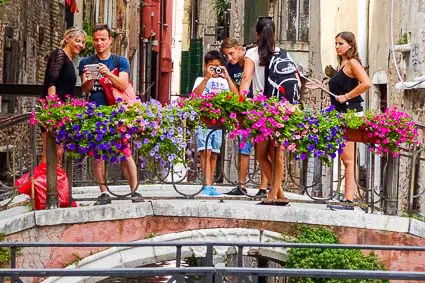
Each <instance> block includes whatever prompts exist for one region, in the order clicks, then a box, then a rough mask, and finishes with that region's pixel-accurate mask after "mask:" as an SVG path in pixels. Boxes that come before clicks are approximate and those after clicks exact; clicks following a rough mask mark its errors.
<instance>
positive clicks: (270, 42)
mask: <svg viewBox="0 0 425 283" xmlns="http://www.w3.org/2000/svg"><path fill="white" fill-rule="evenodd" d="M255 30H256V32H257V35H258V40H257V44H258V54H259V55H260V66H264V65H266V62H267V60H268V58H269V57H270V56H272V55H273V54H274V48H275V40H274V30H275V26H274V22H273V20H272V18H269V17H260V18H259V19H258V22H257V25H256V27H255Z"/></svg>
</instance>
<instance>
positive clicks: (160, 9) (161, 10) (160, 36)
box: [155, 0, 164, 101]
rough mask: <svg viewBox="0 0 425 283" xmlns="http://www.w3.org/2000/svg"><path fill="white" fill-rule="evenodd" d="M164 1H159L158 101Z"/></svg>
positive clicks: (159, 95)
mask: <svg viewBox="0 0 425 283" xmlns="http://www.w3.org/2000/svg"><path fill="white" fill-rule="evenodd" d="M163 3H164V0H160V1H159V42H158V59H157V60H156V61H157V62H156V86H155V88H156V100H158V101H160V97H161V94H160V91H161V89H160V87H159V86H160V85H161V63H162V45H163V43H162V27H163V26H164V23H163V22H162V20H163V19H164V15H163V12H164V9H163Z"/></svg>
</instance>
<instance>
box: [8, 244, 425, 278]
mask: <svg viewBox="0 0 425 283" xmlns="http://www.w3.org/2000/svg"><path fill="white" fill-rule="evenodd" d="M195 246H196V247H205V248H206V260H205V266H202V267H182V260H183V259H184V258H183V257H182V248H183V247H195ZM0 247H1V248H10V249H11V261H10V268H3V269H0V283H3V282H4V277H11V279H12V282H22V281H21V279H20V277H50V276H61V277H75V276H105V277H109V276H124V277H135V276H154V275H162V276H171V278H170V279H169V280H168V281H167V282H178V283H180V282H184V276H185V275H195V274H196V275H203V276H204V279H205V282H207V283H210V282H223V276H226V275H232V276H236V277H237V279H238V282H242V279H243V278H245V277H247V276H255V277H258V276H266V277H270V276H272V277H280V278H282V277H312V278H341V279H390V280H418V281H420V280H425V272H414V271H371V270H341V269H292V268H261V267H260V268H251V267H244V262H243V251H244V248H258V249H260V248H291V249H298V248H315V249H356V250H373V251H401V252H423V251H425V246H386V245H348V244H347V245H346V244H313V243H276V242H269V243H260V242H240V243H234V242H156V243H155V242H109V243H57V242H40V243H25V242H22V243H11V242H2V243H0ZM28 247H38V248H43V247H44V248H51V247H74V248H75V247H92V248H95V247H107V248H110V247H123V248H133V247H170V248H171V247H172V248H175V250H176V254H175V259H176V267H175V268H158V267H157V268H147V267H140V268H81V269H77V268H64V269H60V268H41V269H28V268H17V267H16V255H17V250H18V249H19V248H28ZM215 247H235V248H236V251H237V267H214V263H213V256H214V248H215Z"/></svg>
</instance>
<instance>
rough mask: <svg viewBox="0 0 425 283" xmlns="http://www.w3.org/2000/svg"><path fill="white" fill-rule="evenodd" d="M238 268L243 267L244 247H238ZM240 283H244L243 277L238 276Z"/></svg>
mask: <svg viewBox="0 0 425 283" xmlns="http://www.w3.org/2000/svg"><path fill="white" fill-rule="evenodd" d="M238 267H243V246H238ZM237 282H238V283H242V277H241V276H238V278H237Z"/></svg>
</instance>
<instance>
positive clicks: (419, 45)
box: [411, 29, 425, 76]
mask: <svg viewBox="0 0 425 283" xmlns="http://www.w3.org/2000/svg"><path fill="white" fill-rule="evenodd" d="M424 54H425V29H422V30H421V31H420V32H419V37H418V40H417V42H416V43H415V44H413V46H412V50H411V63H412V68H413V71H414V72H415V75H417V76H421V75H422V64H423V63H424V62H425V56H424Z"/></svg>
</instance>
